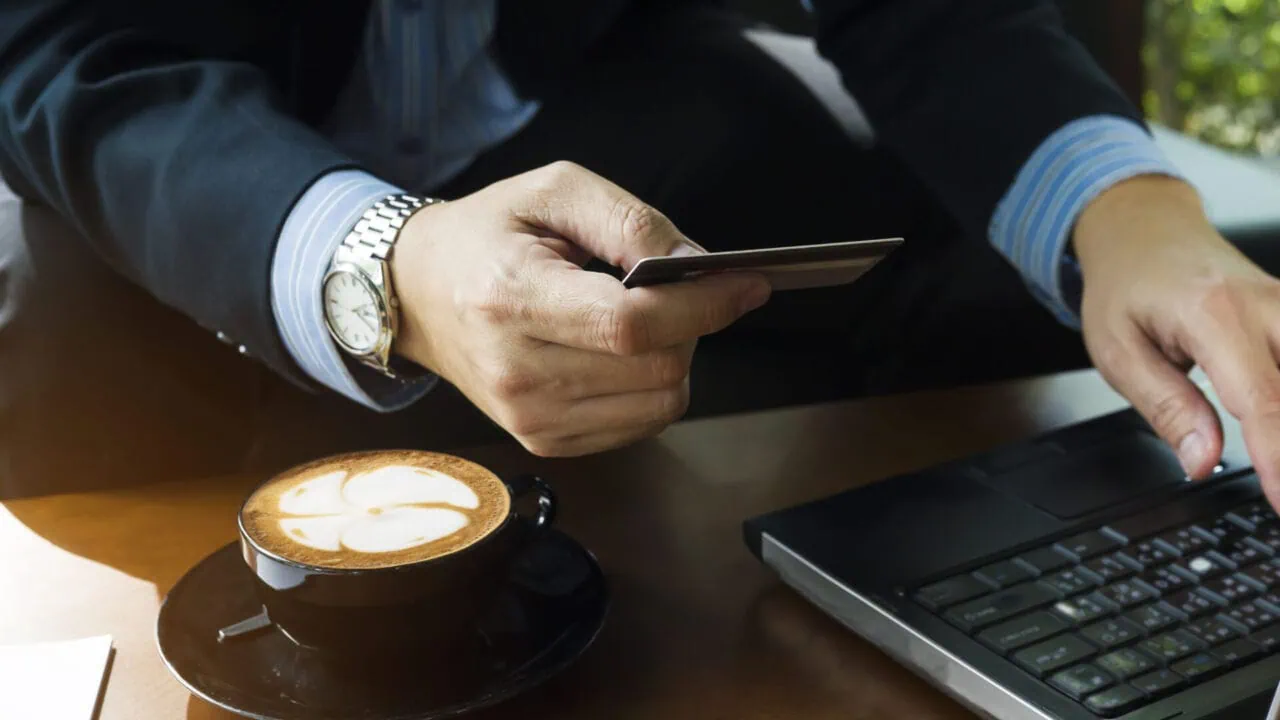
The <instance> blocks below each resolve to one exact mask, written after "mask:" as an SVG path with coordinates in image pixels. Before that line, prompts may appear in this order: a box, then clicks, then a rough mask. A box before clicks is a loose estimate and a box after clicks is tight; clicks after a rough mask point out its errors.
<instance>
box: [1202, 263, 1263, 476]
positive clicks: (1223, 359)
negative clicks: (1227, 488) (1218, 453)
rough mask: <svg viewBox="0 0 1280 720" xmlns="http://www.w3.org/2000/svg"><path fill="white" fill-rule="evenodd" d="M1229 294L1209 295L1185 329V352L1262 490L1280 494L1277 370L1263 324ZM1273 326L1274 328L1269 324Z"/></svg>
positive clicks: (1226, 292) (1225, 292) (1223, 292)
mask: <svg viewBox="0 0 1280 720" xmlns="http://www.w3.org/2000/svg"><path fill="white" fill-rule="evenodd" d="M1233 298H1234V295H1233V293H1232V292H1231V290H1230V289H1229V288H1224V289H1223V290H1222V292H1221V293H1217V292H1214V293H1210V295H1209V296H1208V298H1207V299H1206V300H1205V301H1204V303H1203V306H1204V307H1203V309H1204V312H1203V313H1201V314H1200V315H1199V316H1197V317H1196V318H1195V320H1194V321H1193V322H1191V323H1189V325H1190V327H1189V328H1188V330H1189V333H1188V335H1189V337H1188V345H1189V346H1190V347H1189V348H1188V349H1189V351H1190V353H1191V355H1192V357H1194V358H1195V359H1196V361H1197V362H1198V363H1199V364H1200V366H1201V367H1202V368H1203V369H1204V371H1205V374H1206V375H1208V376H1209V379H1210V380H1211V381H1212V382H1213V386H1214V389H1215V390H1216V391H1217V393H1218V396H1219V397H1220V398H1221V400H1222V404H1223V406H1224V407H1226V409H1227V410H1228V411H1229V412H1230V413H1231V414H1232V415H1234V416H1236V418H1238V419H1239V420H1240V425H1241V427H1242V428H1243V431H1244V439H1245V444H1246V445H1247V446H1248V448H1249V456H1250V457H1251V458H1252V459H1253V463H1254V467H1255V469H1256V470H1257V472H1258V476H1259V478H1260V479H1261V480H1262V484H1263V485H1264V487H1271V488H1280V368H1277V366H1276V358H1275V354H1274V353H1273V352H1272V349H1271V341H1270V339H1269V336H1270V335H1271V334H1272V332H1276V331H1271V332H1268V331H1267V330H1266V328H1265V324H1264V323H1262V322H1260V321H1257V320H1255V319H1254V313H1252V312H1249V311H1248V310H1246V309H1242V308H1240V307H1238V303H1237V302H1236V301H1235V300H1234V299H1233ZM1270 325H1271V326H1273V327H1274V326H1275V325H1276V323H1270Z"/></svg>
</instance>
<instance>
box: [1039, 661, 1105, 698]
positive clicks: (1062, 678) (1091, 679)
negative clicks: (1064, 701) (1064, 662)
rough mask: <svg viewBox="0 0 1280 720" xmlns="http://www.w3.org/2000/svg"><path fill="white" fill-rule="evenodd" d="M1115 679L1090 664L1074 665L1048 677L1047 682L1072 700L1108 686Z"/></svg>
mask: <svg viewBox="0 0 1280 720" xmlns="http://www.w3.org/2000/svg"><path fill="white" fill-rule="evenodd" d="M1114 682H1115V681H1114V680H1112V679H1111V676H1109V675H1107V674H1106V673H1104V672H1102V671H1101V670H1099V669H1098V668H1096V667H1094V666H1092V665H1076V666H1075V667H1073V668H1068V669H1066V670H1063V671H1062V672H1060V673H1058V674H1056V675H1054V676H1053V677H1051V678H1049V684H1050V685H1053V686H1054V687H1056V688H1058V689H1059V690H1061V691H1062V692H1064V693H1066V694H1067V695H1068V696H1069V697H1070V698H1071V699H1072V700H1081V699H1083V698H1084V697H1085V696H1086V695H1092V694H1093V693H1096V692H1098V691H1099V690H1102V689H1103V688H1107V687H1110V686H1111V685H1112V684H1113V683H1114Z"/></svg>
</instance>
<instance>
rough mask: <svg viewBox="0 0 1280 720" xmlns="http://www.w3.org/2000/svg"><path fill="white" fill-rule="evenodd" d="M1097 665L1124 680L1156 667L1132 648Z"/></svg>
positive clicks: (1115, 654)
mask: <svg viewBox="0 0 1280 720" xmlns="http://www.w3.org/2000/svg"><path fill="white" fill-rule="evenodd" d="M1223 647H1226V646H1225V645H1224V646H1223ZM1097 665H1098V667H1100V668H1102V669H1103V670H1106V671H1107V672H1109V673H1111V674H1112V675H1115V676H1116V677H1118V678H1120V679H1121V680H1124V679H1125V678H1131V677H1133V676H1134V675H1139V674H1141V673H1144V672H1146V671H1148V670H1150V669H1152V668H1154V667H1156V662H1155V661H1154V660H1152V659H1151V658H1149V657H1147V656H1146V655H1143V654H1142V653H1140V652H1138V651H1137V650H1134V649H1133V648H1122V649H1120V650H1116V651H1114V652H1109V653H1107V654H1106V655H1103V656H1102V657H1100V658H1098V660H1097Z"/></svg>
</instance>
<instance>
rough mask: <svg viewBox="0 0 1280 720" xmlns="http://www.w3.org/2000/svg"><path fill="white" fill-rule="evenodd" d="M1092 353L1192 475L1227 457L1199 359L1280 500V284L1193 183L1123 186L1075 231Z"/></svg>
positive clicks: (1093, 207) (1097, 203) (1154, 180)
mask: <svg viewBox="0 0 1280 720" xmlns="http://www.w3.org/2000/svg"><path fill="white" fill-rule="evenodd" d="M1075 247H1076V254H1077V255H1078V257H1079V259H1080V264H1081V269H1082V271H1083V273H1084V300H1083V308H1082V320H1083V323H1084V339H1085V344H1086V345H1087V346H1088V349H1089V354H1090V356H1091V357H1092V358H1093V361H1094V363H1095V364H1096V365H1097V366H1098V368H1099V370H1101V372H1102V374H1103V376H1104V377H1106V379H1107V380H1108V382H1110V383H1111V384H1112V385H1113V386H1114V387H1115V388H1116V389H1117V390H1118V391H1120V392H1121V393H1122V394H1124V395H1125V396H1126V397H1128V398H1129V400H1130V401H1131V402H1132V403H1133V404H1134V406H1135V407H1136V408H1137V409H1138V411H1139V412H1141V413H1142V415H1143V416H1144V417H1146V418H1147V420H1148V421H1149V422H1150V423H1151V424H1152V426H1154V427H1155V429H1156V431H1157V432H1159V433H1160V435H1161V436H1162V437H1163V438H1164V439H1165V440H1166V441H1168V442H1169V444H1170V445H1172V446H1173V448H1174V449H1175V450H1176V451H1177V453H1178V456H1179V458H1180V459H1181V460H1182V464H1183V466H1184V467H1185V468H1186V469H1187V472H1188V474H1189V475H1191V476H1192V477H1196V478H1200V477H1204V476H1205V475H1207V474H1209V473H1210V472H1211V471H1212V469H1213V467H1214V465H1215V464H1216V463H1217V462H1218V459H1219V458H1220V456H1221V453H1222V443H1223V440H1222V428H1221V425H1220V424H1219V422H1218V417H1217V415H1216V414H1215V412H1214V410H1213V407H1212V406H1211V405H1210V404H1209V402H1208V400H1206V399H1205V397H1204V395H1203V394H1202V393H1201V392H1200V390H1199V388H1197V387H1196V386H1195V384H1194V383H1192V382H1191V381H1190V380H1189V379H1188V378H1187V376H1186V371H1187V370H1188V369H1189V368H1190V367H1191V366H1193V365H1199V366H1200V367H1201V368H1202V369H1203V370H1204V371H1205V373H1206V374H1207V375H1208V376H1209V379H1210V381H1212V383H1213V386H1214V389H1215V391H1216V392H1217V394H1218V396H1219V398H1220V399H1221V401H1222V404H1223V405H1224V407H1226V409H1227V410H1228V411H1229V412H1231V414H1232V415H1234V416H1236V417H1237V418H1238V419H1239V420H1240V422H1241V425H1242V427H1243V429H1244V436H1245V442H1246V444H1247V445H1248V448H1249V454H1250V456H1251V457H1252V459H1253V462H1254V464H1255V466H1256V468H1257V471H1258V475H1259V477H1260V478H1261V481H1262V486H1263V488H1264V490H1265V491H1266V493H1267V497H1268V498H1269V499H1270V500H1271V503H1272V505H1275V506H1277V507H1280V370H1278V369H1277V365H1278V362H1277V358H1278V357H1280V281H1277V280H1276V279H1274V278H1272V277H1270V276H1269V275H1267V274H1266V273H1265V272H1263V271H1262V270H1261V269H1260V268H1258V267H1257V266H1256V265H1254V264H1253V263H1252V262H1250V261H1249V260H1248V259H1246V258H1245V257H1244V256H1243V255H1242V254H1241V253H1240V252H1239V251H1238V250H1236V249H1235V248H1234V247H1233V246H1232V245H1231V244H1230V243H1228V242H1227V241H1226V240H1224V239H1223V238H1222V237H1221V236H1220V235H1219V234H1218V233H1217V231H1215V230H1214V228H1213V227H1212V225H1211V224H1210V223H1209V221H1208V220H1207V219H1206V218H1205V215H1204V211H1203V209H1202V207H1201V205H1200V200H1199V197H1198V196H1197V194H1196V193H1195V191H1194V190H1192V189H1191V188H1190V187H1189V186H1187V185H1185V184H1184V183H1182V182H1180V181H1177V180H1173V179H1170V178H1164V177H1156V176H1144V177H1140V178H1135V179H1133V180H1129V181H1127V182H1124V183H1121V184H1120V185H1117V186H1116V187H1114V188H1112V189H1111V190H1109V191H1108V192H1106V193H1104V194H1103V195H1101V196H1100V197H1098V198H1097V199H1096V200H1094V202H1093V203H1091V204H1090V205H1089V206H1088V207H1087V208H1086V210H1085V212H1084V213H1083V214H1082V215H1081V218H1080V221H1079V223H1078V224H1077V226H1076V231H1075Z"/></svg>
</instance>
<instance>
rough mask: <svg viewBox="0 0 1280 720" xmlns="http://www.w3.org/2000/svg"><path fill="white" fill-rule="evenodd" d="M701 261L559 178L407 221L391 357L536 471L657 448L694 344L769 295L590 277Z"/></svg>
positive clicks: (506, 185) (606, 192)
mask: <svg viewBox="0 0 1280 720" xmlns="http://www.w3.org/2000/svg"><path fill="white" fill-rule="evenodd" d="M698 252H704V251H703V250H702V249H701V248H700V247H699V246H697V245H695V244H694V243H692V242H691V241H690V240H689V239H688V238H686V237H684V236H683V235H682V234H680V232H679V231H678V230H677V229H676V228H675V226H674V225H672V224H671V222H670V221H669V220H667V218H665V217H663V216H662V215H661V214H660V213H659V212H657V211H656V210H654V209H653V208H651V207H649V206H648V205H645V204H644V203H642V202H641V201H639V200H637V199H636V198H635V197H633V196H631V195H630V194H628V193H627V192H625V191H623V190H622V189H621V188H619V187H617V186H615V185H613V184H612V183H610V182H608V181H607V180H604V179H603V178H601V177H599V176H597V175H594V174H592V173H590V172H588V171H586V170H584V169H582V168H580V167H577V166H575V165H572V164H569V163H556V164H554V165H550V166H548V167H545V168H542V169H539V170H535V171H532V172H529V173H526V174H524V175H520V176H518V177H515V178H511V179H509V180H505V181H503V182H499V183H497V184H495V185H492V186H490V187H488V188H485V189H484V190H481V191H479V192H477V193H475V194H473V195H469V196H467V197H465V198H462V199H461V200H457V201H454V202H450V203H445V204H442V205H434V206H431V207H429V208H427V209H425V210H422V211H420V212H418V213H417V214H416V215H414V217H413V218H412V219H410V221H409V223H408V225H407V226H406V227H405V229H404V231H403V234H402V237H401V239H400V241H399V242H398V243H397V245H396V252H395V255H394V259H393V262H392V274H393V276H394V277H393V282H394V284H395V287H396V290H397V294H398V295H399V298H400V302H401V329H400V336H399V338H398V340H397V344H396V347H395V351H396V352H397V353H399V354H400V355H402V356H405V357H407V358H409V359H411V360H413V361H415V362H417V363H418V364H420V365H422V366H424V367H426V368H428V369H430V370H432V371H434V372H436V373H437V374H439V375H440V376H441V377H443V378H445V379H446V380H449V381H450V382H452V383H453V384H454V385H456V386H457V387H458V388H459V389H460V390H462V392H463V393H464V394H466V396H467V397H468V398H469V399H470V400H471V401H472V402H473V403H475V404H476V406H478V407H479V408H480V409H481V410H483V411H484V412H485V413H486V414H488V415H489V417H491V418H493V419H494V420H495V421H496V422H497V423H498V424H500V425H501V426H502V427H503V428H505V429H506V430H507V431H509V432H510V433H511V434H512V435H514V436H515V437H516V439H518V440H519V441H520V442H521V443H522V444H523V445H524V446H525V447H526V448H528V449H529V450H530V451H532V452H534V453H536V454H539V455H578V454H584V453H589V452H594V451H598V450H604V449H608V448H611V447H615V446H619V445H623V444H626V443H628V442H631V441H634V440H637V439H640V438H642V437H646V436H649V435H654V434H657V433H658V432H660V431H661V430H662V429H663V428H665V427H666V426H667V425H669V424H670V423H671V422H673V421H675V420H676V419H678V418H679V417H680V416H681V415H683V414H684V411H685V409H686V407H687V406H688V402H689V363H690V361H691V359H692V357H693V350H694V344H695V341H696V340H697V338H698V337H700V336H702V335H706V334H708V333H713V332H716V331H718V330H721V329H722V328H724V327H726V326H728V325H729V324H730V323H732V322H733V321H735V320H737V319H738V318H739V317H740V316H741V315H743V314H745V313H747V312H749V311H751V310H753V309H755V308H757V307H759V306H760V305H763V304H764V303H765V301H766V300H768V298H769V292H770V288H769V285H768V282H767V281H765V279H764V278H763V277H762V276H759V275H754V274H745V273H731V274H725V275H720V276H709V277H704V278H699V279H697V280H694V281H692V282H683V283H675V284H670V285H663V286H657V287H645V288H634V289H627V288H624V287H623V285H622V283H621V282H619V281H618V280H617V279H615V278H613V277H611V276H609V275H605V274H602V273H596V272H590V271H586V270H584V269H583V268H582V267H581V265H582V264H584V263H585V262H586V261H587V260H589V259H590V257H591V256H595V257H597V258H600V259H602V260H604V261H606V262H608V263H610V264H612V265H615V266H619V267H622V268H624V269H628V270H629V269H630V268H631V266H633V265H634V264H635V263H636V262H638V261H639V260H640V259H641V258H644V257H649V256H657V255H670V254H681V253H684V254H688V253H698Z"/></svg>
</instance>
